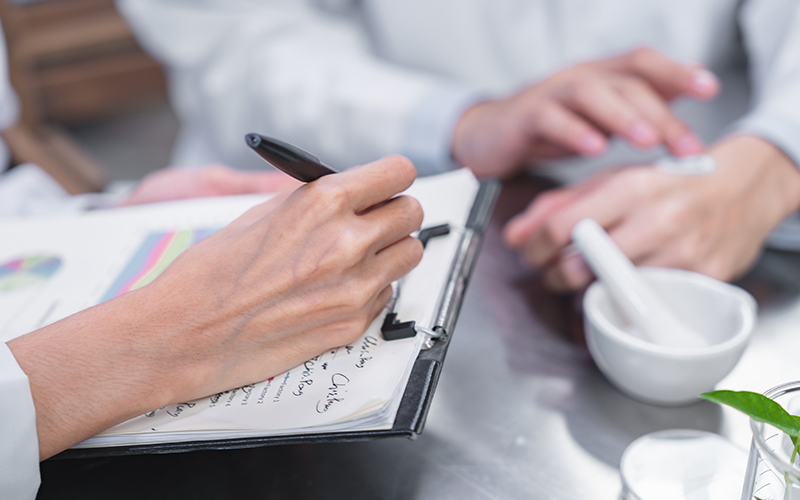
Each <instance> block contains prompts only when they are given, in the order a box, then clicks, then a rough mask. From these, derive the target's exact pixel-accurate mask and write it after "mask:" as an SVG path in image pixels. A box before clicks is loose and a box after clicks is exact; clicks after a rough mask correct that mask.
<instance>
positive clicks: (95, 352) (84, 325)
mask: <svg viewBox="0 0 800 500" xmlns="http://www.w3.org/2000/svg"><path fill="white" fill-rule="evenodd" d="M136 295H138V294H135V293H130V294H126V295H123V296H121V297H119V298H117V299H114V300H113V301H110V302H106V303H104V304H100V305H98V306H95V307H92V308H90V309H87V310H85V311H82V312H80V313H77V314H75V315H73V316H69V317H67V318H65V319H63V320H61V321H58V322H56V323H53V324H51V325H48V326H46V327H44V328H41V329H40V330H37V331H35V332H32V333H30V334H27V335H23V336H22V337H18V338H16V339H14V340H11V341H10V342H8V346H9V348H10V349H11V351H12V353H13V354H14V356H15V358H16V359H17V362H18V363H19V365H20V367H21V368H22V370H23V371H24V372H25V374H26V375H27V376H28V380H29V383H30V388H31V394H32V396H33V401H34V406H35V408H36V425H37V432H38V435H39V449H40V457H41V458H42V459H44V458H47V457H49V456H51V455H54V454H56V453H58V452H60V451H62V450H64V449H66V448H68V447H70V446H72V445H74V444H77V443H79V442H81V441H83V440H84V439H87V438H89V437H91V436H93V435H95V434H97V433H99V432H102V431H103V430H105V429H108V428H109V427H112V426H114V425H116V424H118V423H120V422H123V421H125V420H127V419H129V418H132V417H135V416H137V415H140V414H142V413H144V412H146V411H149V410H151V409H154V408H158V407H160V406H163V405H164V404H167V402H169V399H170V393H169V392H168V391H170V384H169V383H168V381H165V380H164V377H163V375H164V371H163V367H162V366H160V363H159V360H158V357H157V356H153V355H149V356H148V355H147V352H146V347H145V346H144V345H143V343H142V342H141V341H140V338H141V337H142V332H144V331H146V330H147V328H148V323H150V319H149V318H148V317H147V315H143V314H141V312H142V311H144V310H146V309H143V308H142V306H143V305H145V304H136V302H140V301H141V298H140V297H137V296H136ZM112 303H113V304H114V305H112Z"/></svg>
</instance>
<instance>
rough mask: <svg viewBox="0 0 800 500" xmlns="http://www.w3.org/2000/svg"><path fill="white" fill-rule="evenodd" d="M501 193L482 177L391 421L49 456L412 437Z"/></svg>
mask: <svg viewBox="0 0 800 500" xmlns="http://www.w3.org/2000/svg"><path fill="white" fill-rule="evenodd" d="M499 193H500V182H499V181H495V180H489V181H482V182H481V183H480V188H479V190H478V193H477V195H476V197H475V201H474V203H473V205H472V210H471V212H470V215H469V218H468V219H467V224H466V227H465V228H464V232H463V234H462V236H461V242H460V245H459V248H458V251H457V252H456V255H455V258H454V259H453V262H452V265H451V269H450V273H449V279H448V282H447V284H446V286H445V289H444V292H443V294H442V297H441V300H440V307H439V310H438V313H437V316H436V321H435V326H434V328H433V330H434V331H435V332H436V333H437V334H438V335H439V336H438V337H437V338H436V339H432V341H431V345H430V347H429V348H428V349H425V350H422V351H420V353H419V356H418V357H417V360H416V362H415V363H414V366H413V368H412V371H411V374H410V376H409V379H408V383H407V384H406V388H405V391H404V393H403V398H402V400H401V402H400V407H399V408H398V410H397V415H396V417H395V421H394V426H393V427H392V428H391V429H386V430H372V431H345V432H330V433H319V434H295V435H280V436H266V437H249V438H241V439H219V440H208V441H191V442H179V443H159V444H146V445H136V446H114V447H105V448H73V449H69V450H66V451H63V452H61V453H60V454H58V455H56V456H54V457H53V459H62V458H89V457H108V456H126V455H142V454H166V453H182V452H188V451H198V450H228V449H236V448H258V447H261V446H271V445H277V444H299V443H328V442H351V441H365V440H371V439H379V438H388V437H400V436H404V437H407V438H409V439H415V438H416V437H417V436H418V435H419V434H420V433H422V430H423V428H424V427H425V419H426V417H427V415H428V409H429V408H430V405H431V401H432V399H433V393H434V391H435V390H436V385H437V383H438V381H439V375H440V373H441V371H442V365H443V364H444V358H445V355H446V354H447V349H448V347H449V346H450V340H451V338H452V334H453V329H454V327H455V325H456V320H457V319H458V313H459V311H460V309H461V304H462V302H463V299H464V293H465V292H466V288H467V284H468V283H469V279H470V276H471V274H472V270H473V268H474V266H475V262H476V260H477V257H478V251H479V249H480V245H481V242H482V241H483V234H484V231H485V229H486V227H487V226H488V224H489V219H490V217H491V213H492V209H493V208H494V204H495V201H496V200H497V196H498V194H499Z"/></svg>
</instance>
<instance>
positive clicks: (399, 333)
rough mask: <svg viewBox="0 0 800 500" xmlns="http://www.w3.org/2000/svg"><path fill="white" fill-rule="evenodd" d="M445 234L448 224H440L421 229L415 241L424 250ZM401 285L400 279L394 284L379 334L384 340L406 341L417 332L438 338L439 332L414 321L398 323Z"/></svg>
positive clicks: (448, 232) (447, 232)
mask: <svg viewBox="0 0 800 500" xmlns="http://www.w3.org/2000/svg"><path fill="white" fill-rule="evenodd" d="M447 234H450V224H441V225H439V226H433V227H428V228H425V229H421V230H420V232H419V234H418V235H417V239H419V241H421V242H422V248H425V247H426V246H427V245H428V241H429V240H430V239H431V238H436V237H437V236H445V235H447ZM402 283H403V280H402V279H401V280H398V281H397V282H396V283H395V284H394V296H393V297H392V302H391V307H390V310H391V312H390V313H388V314H386V318H384V320H383V326H381V333H382V334H383V338H384V340H399V339H407V338H410V337H414V336H415V335H416V334H417V333H419V332H422V333H424V334H426V335H429V336H430V337H431V338H438V337H440V336H441V333H440V332H436V331H434V330H431V329H429V328H425V327H422V326H417V325H416V322H415V321H400V320H399V319H398V318H397V313H396V312H395V308H396V307H397V300H398V298H399V297H400V288H401V286H402Z"/></svg>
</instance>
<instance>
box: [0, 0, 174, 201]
mask: <svg viewBox="0 0 800 500" xmlns="http://www.w3.org/2000/svg"><path fill="white" fill-rule="evenodd" d="M0 20H2V24H3V29H4V31H5V36H6V41H7V45H8V52H9V69H10V77H11V82H12V84H13V85H14V87H15V89H16V91H17V94H18V96H19V100H20V111H21V114H20V120H19V122H18V124H17V125H16V126H15V127H13V128H12V129H9V130H7V131H6V132H4V133H3V137H4V138H5V139H6V142H7V143H8V144H9V147H10V149H11V153H12V155H13V161H14V163H22V162H27V161H29V162H34V163H37V164H39V165H41V166H42V167H44V168H45V170H47V171H48V172H49V173H50V174H51V175H52V176H53V177H55V178H56V179H57V180H58V181H60V182H61V184H63V185H64V187H66V188H67V190H68V191H70V192H72V193H80V192H87V191H96V190H99V189H101V188H102V187H103V186H104V185H105V184H106V183H110V182H114V181H119V180H128V179H139V178H141V177H143V176H144V175H145V174H147V173H148V172H150V171H153V170H156V169H158V168H162V167H165V166H167V164H168V163H169V156H170V151H171V148H172V144H173V142H174V141H175V137H176V134H177V132H178V121H177V119H176V117H175V115H174V113H173V112H172V110H171V109H170V106H169V103H168V101H167V93H166V80H165V76H164V71H163V70H162V68H161V67H160V66H159V64H158V62H157V61H155V60H154V59H153V58H152V57H150V56H148V55H147V54H145V53H144V51H142V49H141V47H139V45H138V44H137V42H136V40H135V39H134V36H133V34H132V32H131V30H130V28H129V26H128V25H127V23H126V22H125V20H124V19H123V18H122V16H121V15H120V14H119V13H118V12H117V10H116V8H115V6H114V2H113V0H0ZM143 145H146V146H143Z"/></svg>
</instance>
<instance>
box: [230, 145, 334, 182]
mask: <svg viewBox="0 0 800 500" xmlns="http://www.w3.org/2000/svg"><path fill="white" fill-rule="evenodd" d="M244 139H245V141H246V142H247V145H248V146H250V147H251V148H253V151H255V152H256V153H258V155H259V156H260V157H261V158H263V159H265V160H266V161H267V163H269V164H270V165H272V166H273V167H275V168H277V169H278V170H280V171H281V172H283V173H286V174H289V175H291V176H292V177H294V178H295V179H297V180H298V181H302V182H311V181H315V180H317V179H319V178H320V177H322V176H323V175H328V174H335V173H337V172H336V170H334V169H332V168H331V167H329V166H327V165H325V164H324V163H322V162H321V161H319V158H317V157H316V156H314V155H312V154H311V153H309V152H307V151H303V150H302V149H300V148H298V147H297V146H292V145H291V144H288V143H286V142H283V141H279V140H278V139H273V138H272V137H265V136H263V135H260V134H247V135H246V136H244Z"/></svg>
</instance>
